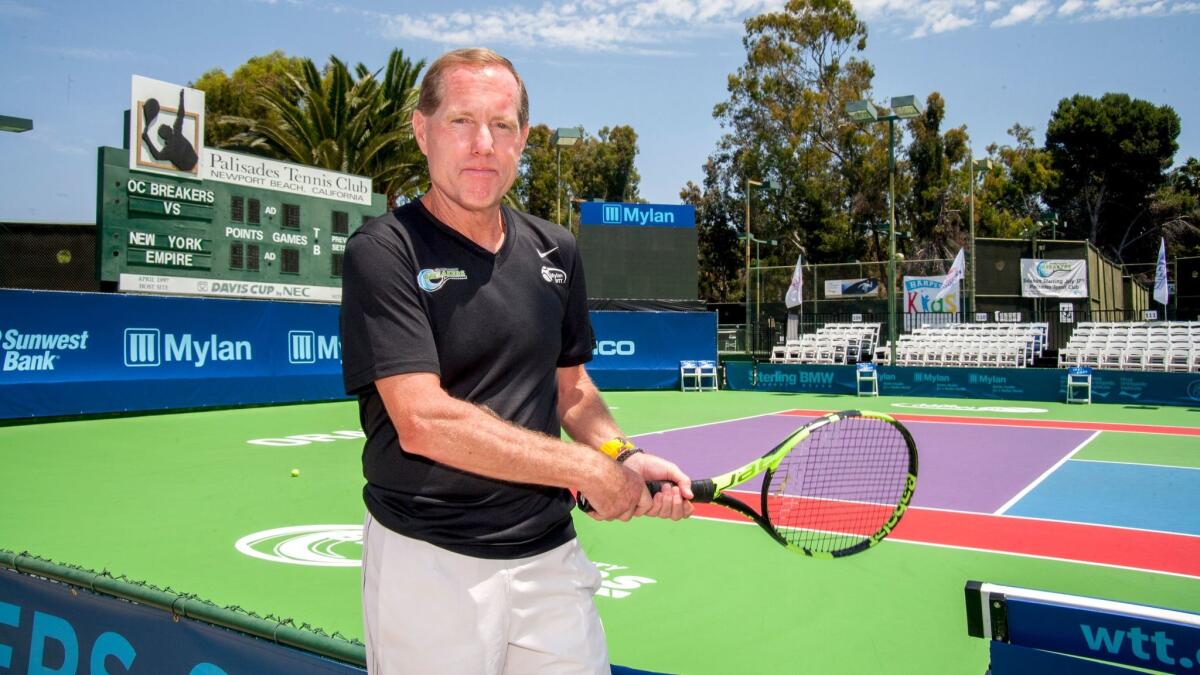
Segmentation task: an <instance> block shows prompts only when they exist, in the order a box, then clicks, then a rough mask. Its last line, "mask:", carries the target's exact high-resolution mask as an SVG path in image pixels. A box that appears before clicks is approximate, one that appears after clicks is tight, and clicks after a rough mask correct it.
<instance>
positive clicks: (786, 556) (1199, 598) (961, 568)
mask: <svg viewBox="0 0 1200 675" xmlns="http://www.w3.org/2000/svg"><path fill="white" fill-rule="evenodd" d="M606 398H607V400H608V401H609V403H610V405H611V406H612V407H613V409H614V414H615V415H616V417H617V418H618V420H619V421H620V422H621V424H622V426H623V428H624V429H625V431H626V432H627V433H629V434H644V433H650V432H656V431H667V430H671V429H677V428H681V427H687V426H693V425H699V424H705V423H712V422H719V421H724V420H731V419H738V418H745V417H751V416H755V415H762V414H768V413H772V412H781V411H785V410H793V409H805V410H838V409H844V408H858V407H865V408H870V409H874V410H881V411H884V412H893V413H910V414H936V415H964V416H972V417H1002V418H1019V419H1040V420H1074V421H1090V422H1105V423H1125V424H1152V425H1174V426H1187V427H1200V410H1197V409H1190V408H1165V407H1164V408H1147V407H1145V406H1133V407H1126V406H1108V405H1105V406H1102V405H1092V406H1068V405H1065V404H1047V403H1021V402H996V401H976V400H964V399H936V400H935V399H912V398H907V397H881V398H878V399H857V398H854V397H840V396H826V395H788V394H767V393H756V392H705V393H689V394H683V393H679V392H616V393H609V394H606ZM912 406H919V407H912ZM1014 409H1016V411H1014ZM1035 410H1036V411H1035ZM357 430H358V415H357V407H356V405H355V404H354V403H352V402H336V403H325V404H310V405H296V406H280V407H268V408H248V409H235V410H217V411H210V412H191V413H180V414H164V415H148V416H141V417H127V418H108V419H95V420H82V421H60V422H52V423H43V424H25V425H11V426H4V427H0V466H2V467H3V471H2V472H0V494H2V495H3V496H4V503H5V506H4V508H3V509H0V548H3V549H8V550H12V551H18V552H21V551H28V552H29V553H31V554H35V555H38V556H41V557H44V558H48V559H51V560H54V561H57V562H63V563H69V564H73V565H79V566H82V567H86V568H90V569H93V570H97V571H99V570H107V571H108V572H110V573H112V574H114V575H125V576H127V577H128V578H130V579H134V580H143V581H147V582H150V583H153V584H155V585H158V586H163V587H170V588H172V589H174V590H175V591H177V592H186V593H194V594H197V595H199V596H200V597H202V598H206V599H208V600H211V601H213V602H215V603H217V604H220V605H226V606H234V605H236V606H239V607H241V608H244V609H248V610H252V611H254V612H257V613H259V614H273V615H276V616H280V617H290V618H292V619H294V620H296V622H297V623H309V624H311V625H313V626H317V627H320V628H323V629H325V630H327V631H330V632H333V631H337V632H340V633H342V634H344V635H346V636H349V637H360V636H361V634H362V630H361V624H360V618H359V598H358V592H359V571H358V568H357V567H356V566H353V565H350V566H343V567H313V566H303V565H296V564H283V563H279V562H272V561H267V560H262V559H259V558H253V557H250V556H248V555H245V554H243V553H240V552H238V551H237V550H235V548H234V542H236V541H237V540H238V539H240V538H241V537H244V536H246V535H249V534H252V533H255V532H262V531H265V530H272V529H275V528H283V527H289V526H300V525H346V526H350V527H354V526H357V525H359V524H360V523H361V522H362V516H363V506H362V501H361V498H360V490H361V486H362V477H361V467H360V464H359V452H360V449H361V444H362V441H361V439H360V438H353V437H350V438H341V437H338V436H339V434H338V433H337V432H347V431H349V432H353V431H357ZM329 434H334V435H332V436H329ZM322 435H325V436H322ZM340 435H341V436H350V435H351V434H340ZM306 436H307V437H306ZM252 441H253V442H252ZM1198 446H1200V442H1198V441H1197V440H1196V437H1194V436H1193V437H1190V438H1184V437H1179V436H1158V435H1153V434H1134V433H1124V432H1103V433H1101V434H1100V435H1099V436H1097V437H1096V438H1095V439H1094V440H1093V442H1092V443H1091V444H1089V445H1088V446H1087V447H1086V448H1085V449H1084V450H1083V451H1081V452H1080V454H1079V455H1078V457H1079V458H1081V459H1083V458H1086V459H1099V460H1104V461H1121V462H1140V463H1148V464H1162V465H1168V466H1186V467H1196V466H1200V458H1198V456H1200V447H1198ZM293 468H297V469H299V470H300V476H299V477H298V478H293V477H292V476H291V471H292V469H293ZM1198 501H1200V498H1198ZM576 520H577V524H578V529H579V532H580V538H581V541H582V542H583V543H584V547H585V549H586V550H587V551H588V554H589V555H590V556H591V557H592V559H593V560H594V561H595V562H597V563H598V565H599V566H600V568H601V570H602V571H604V572H605V574H606V575H607V582H608V583H607V584H606V586H607V590H606V592H605V593H606V594H605V595H604V596H602V597H598V598H597V604H598V605H599V607H600V611H601V614H602V615H603V617H604V620H605V625H606V629H607V631H608V636H609V643H610V648H611V651H612V658H613V662H614V663H618V664H622V665H627V666H632V667H635V668H643V669H649V670H658V671H663V672H674V673H689V674H690V673H730V672H743V673H852V674H853V673H879V672H887V673H914V674H916V673H921V674H928V673H968V674H972V673H982V672H983V671H984V669H985V668H986V663H987V655H986V654H987V644H986V643H985V642H984V641H982V640H976V639H972V638H969V637H967V635H966V629H965V613H964V607H963V592H962V589H963V584H964V582H965V581H966V580H968V579H978V580H985V581H991V582H996V583H1002V584H1008V585H1014V586H1026V587H1032V588H1043V589H1049V590H1055V591H1061V592H1066V593H1076V594H1081V595H1094V596H1102V597H1115V598H1119V599H1121V600H1126V601H1131V602H1142V603H1148V604H1155V605H1162V606H1169V607H1176V608H1180V609H1187V610H1191V611H1200V578H1196V577H1189V576H1176V575H1168V574H1158V573H1150V572H1142V571H1133V570H1127V569H1118V568H1113V567H1105V566H1098V565H1088V564H1079V563H1071V562H1065V561H1060V560H1050V559H1039V558H1031V557H1023V556H1018V555H1010V554H999V553H987V552H980V551H975V550H963V549H956V548H946V547H939V546H933V545H924V544H914V543H905V542H891V541H885V542H884V543H883V544H881V545H880V546H879V547H877V548H876V549H875V550H872V551H870V552H867V553H865V554H863V555H861V556H855V557H852V558H848V559H844V560H839V561H819V560H809V559H805V558H802V557H799V556H796V555H795V554H792V553H788V552H786V551H784V550H783V549H782V548H780V547H779V546H777V545H776V544H774V543H772V542H771V541H770V540H769V538H767V537H766V536H765V535H763V533H762V532H761V531H760V530H758V528H756V527H754V526H752V525H745V524H739V523H730V522H717V521H711V520H701V519H694V520H691V521H687V522H682V523H670V522H664V521H656V520H635V521H633V522H631V523H597V522H594V521H592V520H590V519H588V518H587V517H585V516H577V518H576ZM339 550H342V551H345V550H346V549H345V547H344V546H343V547H342V548H341V549H339ZM413 611H420V608H413Z"/></svg>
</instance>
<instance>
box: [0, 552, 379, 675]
mask: <svg viewBox="0 0 1200 675" xmlns="http://www.w3.org/2000/svg"><path fill="white" fill-rule="evenodd" d="M0 670H3V671H4V672H13V673H47V674H48V673H117V672H120V673H129V674H130V675H157V674H159V673H179V674H180V675H234V674H235V673H298V674H308V673H313V674H317V673H321V674H324V673H328V674H330V675H352V674H355V673H359V674H361V673H364V672H366V671H365V670H363V669H361V668H356V667H354V666H351V665H348V664H345V663H341V662H338V661H332V660H330V659H326V658H324V657H321V656H317V655H315V654H310V653H308V652H304V651H300V650H297V649H292V648H290V647H284V646H282V645H278V644H275V643H273V642H268V641H266V640H261V639H258V638H255V637H252V636H249V635H245V634H243V633H238V632H235V631H231V630H227V629H224V628H218V627H216V626H212V625H209V624H206V623H202V622H200V621H194V620H191V619H186V618H181V617H176V616H173V615H172V613H171V612H167V611H164V610H161V609H156V608H153V607H149V606H146V605H141V604H136V603H132V602H126V601H123V600H118V599H116V598H112V597H109V596H106V595H101V594H98V593H92V592H91V591H88V590H85V589H82V588H77V587H75V586H68V585H66V584H60V583H54V582H51V581H47V580H45V579H41V578H38V577H33V576H29V575H26V574H21V573H19V572H14V571H12V570H7V569H0Z"/></svg>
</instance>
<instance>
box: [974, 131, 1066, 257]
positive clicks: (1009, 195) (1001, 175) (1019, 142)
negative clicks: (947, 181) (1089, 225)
mask: <svg viewBox="0 0 1200 675" xmlns="http://www.w3.org/2000/svg"><path fill="white" fill-rule="evenodd" d="M1008 135H1009V136H1012V138H1013V141H1014V144H1013V145H996V144H994V143H993V144H992V145H989V146H988V148H987V152H988V156H989V157H990V158H991V159H992V160H993V162H992V168H991V170H989V171H988V172H986V173H985V174H984V175H983V182H982V186H981V187H980V188H977V189H976V192H975V213H976V219H977V220H978V225H977V226H976V234H977V236H984V237H1023V236H1027V234H1028V233H1030V232H1032V231H1033V230H1034V229H1035V228H1040V227H1041V225H1040V223H1044V222H1046V221H1048V220H1050V219H1051V218H1052V217H1053V214H1052V213H1051V211H1050V210H1049V208H1048V207H1047V206H1046V202H1045V195H1046V192H1047V191H1049V190H1051V189H1053V188H1054V187H1055V186H1056V185H1057V184H1058V172H1057V171H1055V170H1054V168H1053V166H1051V158H1050V153H1048V152H1047V151H1046V150H1045V149H1044V148H1039V147H1037V146H1036V145H1035V144H1034V141H1033V129H1031V128H1030V127H1025V126H1021V125H1020V124H1014V125H1013V126H1012V128H1010V129H1009V130H1008Z"/></svg>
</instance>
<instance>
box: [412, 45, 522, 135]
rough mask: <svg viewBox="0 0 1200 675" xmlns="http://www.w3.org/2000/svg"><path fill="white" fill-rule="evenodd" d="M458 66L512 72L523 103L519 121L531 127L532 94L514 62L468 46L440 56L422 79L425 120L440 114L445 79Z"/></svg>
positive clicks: (420, 108)
mask: <svg viewBox="0 0 1200 675" xmlns="http://www.w3.org/2000/svg"><path fill="white" fill-rule="evenodd" d="M455 66H467V67H468V68H483V67H484V66H501V67H503V68H505V69H507V70H508V72H510V73H512V76H513V77H514V78H515V79H516V80H517V87H518V88H519V89H520V90H521V104H520V106H519V107H518V108H517V121H518V122H519V123H520V124H521V126H522V127H527V126H529V92H527V91H525V81H524V80H522V79H521V76H520V75H518V74H517V69H516V68H515V67H514V66H513V64H512V61H509V60H508V59H506V58H504V57H503V56H500V55H499V54H497V53H496V52H494V51H492V50H490V49H488V48H486V47H469V48H466V49H455V50H454V51H450V52H446V53H445V54H442V55H441V56H439V57H437V60H436V61H434V62H433V63H432V64H431V65H430V66H429V70H426V71H425V76H424V77H422V78H421V97H420V99H418V100H417V110H418V111H420V113H421V114H422V115H425V116H426V117H428V116H430V115H432V114H433V113H434V112H436V111H437V109H438V106H440V105H441V104H442V78H443V77H444V75H445V73H446V71H447V70H450V69H451V68H453V67H455Z"/></svg>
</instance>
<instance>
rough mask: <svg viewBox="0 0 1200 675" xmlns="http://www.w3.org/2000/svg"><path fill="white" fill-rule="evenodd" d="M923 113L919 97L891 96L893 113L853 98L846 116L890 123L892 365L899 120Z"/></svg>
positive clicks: (893, 355)
mask: <svg viewBox="0 0 1200 675" xmlns="http://www.w3.org/2000/svg"><path fill="white" fill-rule="evenodd" d="M920 114H921V105H920V104H919V103H918V102H917V97H916V96H911V95H910V96H894V97H892V114H891V115H880V114H879V113H878V111H876V110H875V106H873V105H871V102H870V101H867V100H858V101H850V102H849V103H847V104H846V116H847V117H849V118H850V119H852V120H854V121H855V122H857V123H859V124H867V123H870V122H887V124H888V202H889V203H888V209H889V211H890V214H889V216H888V234H889V236H888V343H889V345H890V349H891V360H890V361H889V365H893V366H894V365H896V120H907V119H912V118H914V117H917V116H919V115H920Z"/></svg>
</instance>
